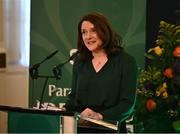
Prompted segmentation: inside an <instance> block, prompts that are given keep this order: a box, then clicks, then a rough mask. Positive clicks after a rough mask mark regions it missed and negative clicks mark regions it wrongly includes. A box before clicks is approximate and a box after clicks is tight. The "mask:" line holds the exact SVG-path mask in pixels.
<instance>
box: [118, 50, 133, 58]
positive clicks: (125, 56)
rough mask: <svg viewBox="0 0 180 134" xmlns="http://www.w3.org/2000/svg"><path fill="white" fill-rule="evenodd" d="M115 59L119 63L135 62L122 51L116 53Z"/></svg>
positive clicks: (129, 55)
mask: <svg viewBox="0 0 180 134" xmlns="http://www.w3.org/2000/svg"><path fill="white" fill-rule="evenodd" d="M115 57H116V58H117V59H118V60H121V61H135V58H134V57H133V56H132V55H131V54H129V53H128V52H127V51H125V50H124V49H123V50H121V51H119V52H118V53H116V54H115Z"/></svg>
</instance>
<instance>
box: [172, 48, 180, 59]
mask: <svg viewBox="0 0 180 134" xmlns="http://www.w3.org/2000/svg"><path fill="white" fill-rule="evenodd" d="M173 55H174V56H175V57H180V46H178V47H176V48H175V49H174V51H173Z"/></svg>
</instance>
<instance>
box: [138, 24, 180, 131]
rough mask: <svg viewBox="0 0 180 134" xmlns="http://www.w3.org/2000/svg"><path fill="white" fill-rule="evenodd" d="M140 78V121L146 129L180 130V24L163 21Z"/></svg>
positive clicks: (143, 128)
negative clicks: (147, 63)
mask: <svg viewBox="0 0 180 134" xmlns="http://www.w3.org/2000/svg"><path fill="white" fill-rule="evenodd" d="M145 56H146V57H147V58H148V60H149V65H148V66H147V68H146V69H143V70H140V74H139V78H138V92H137V93H138V100H137V105H136V115H137V122H138V123H139V124H141V129H142V130H141V131H143V132H172V131H173V132H174V131H175V132H177V131H178V132H179V131H180V26H179V25H172V24H169V23H167V22H165V21H161V22H160V25H159V33H158V36H157V40H156V41H155V47H153V48H150V49H149V50H148V51H147V52H146V54H145Z"/></svg>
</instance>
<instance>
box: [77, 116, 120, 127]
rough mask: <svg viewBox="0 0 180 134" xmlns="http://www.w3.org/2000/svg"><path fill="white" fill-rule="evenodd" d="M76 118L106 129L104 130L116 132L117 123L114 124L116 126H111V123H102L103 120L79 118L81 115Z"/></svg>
mask: <svg viewBox="0 0 180 134" xmlns="http://www.w3.org/2000/svg"><path fill="white" fill-rule="evenodd" d="M78 117H79V118H80V119H83V120H86V121H89V122H92V123H95V124H98V125H100V126H103V127H106V128H110V129H113V130H118V122H116V124H113V123H109V122H106V121H103V120H96V119H92V118H89V117H85V116H81V115H78Z"/></svg>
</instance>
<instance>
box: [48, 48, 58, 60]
mask: <svg viewBox="0 0 180 134" xmlns="http://www.w3.org/2000/svg"><path fill="white" fill-rule="evenodd" d="M57 52H58V50H56V51H54V52H53V53H52V54H50V55H49V56H47V57H46V59H50V58H51V57H53V56H54V55H55V54H56V53H57Z"/></svg>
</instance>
